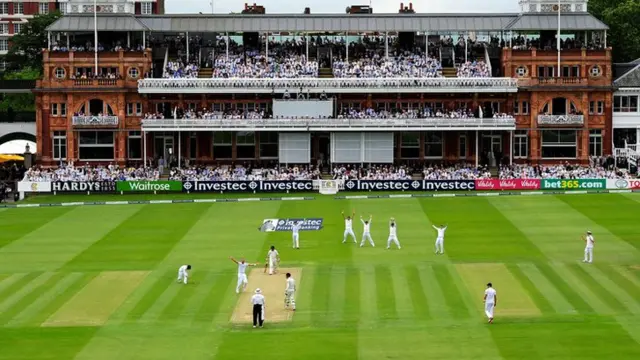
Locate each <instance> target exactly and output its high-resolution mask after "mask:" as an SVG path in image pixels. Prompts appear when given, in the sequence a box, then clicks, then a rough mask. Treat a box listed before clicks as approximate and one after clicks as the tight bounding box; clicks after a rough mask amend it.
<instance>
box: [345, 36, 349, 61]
mask: <svg viewBox="0 0 640 360" xmlns="http://www.w3.org/2000/svg"><path fill="white" fill-rule="evenodd" d="M344 44H345V47H346V48H347V53H346V55H347V56H346V59H345V61H346V62H349V33H348V32H345V33H344Z"/></svg>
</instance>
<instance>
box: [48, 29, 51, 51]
mask: <svg viewBox="0 0 640 360" xmlns="http://www.w3.org/2000/svg"><path fill="white" fill-rule="evenodd" d="M47 49H48V50H49V51H50V50H51V31H47Z"/></svg>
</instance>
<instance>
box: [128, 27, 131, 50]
mask: <svg viewBox="0 0 640 360" xmlns="http://www.w3.org/2000/svg"><path fill="white" fill-rule="evenodd" d="M127 48H131V32H130V31H127Z"/></svg>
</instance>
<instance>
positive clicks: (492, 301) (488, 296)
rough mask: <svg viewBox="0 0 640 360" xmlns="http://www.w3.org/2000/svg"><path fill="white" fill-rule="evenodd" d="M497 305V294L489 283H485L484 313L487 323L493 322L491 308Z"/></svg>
mask: <svg viewBox="0 0 640 360" xmlns="http://www.w3.org/2000/svg"><path fill="white" fill-rule="evenodd" d="M496 305H498V294H496V290H495V289H494V288H493V285H491V283H488V284H487V290H485V291H484V313H485V314H486V315H487V317H488V318H489V324H493V309H495V307H496Z"/></svg>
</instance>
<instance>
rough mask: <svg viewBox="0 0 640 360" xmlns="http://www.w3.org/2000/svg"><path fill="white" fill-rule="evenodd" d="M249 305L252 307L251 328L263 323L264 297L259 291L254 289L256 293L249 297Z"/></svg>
mask: <svg viewBox="0 0 640 360" xmlns="http://www.w3.org/2000/svg"><path fill="white" fill-rule="evenodd" d="M251 305H253V327H254V328H255V327H256V326H258V325H260V327H262V324H263V323H264V295H262V291H260V289H256V293H255V294H254V295H253V296H252V297H251Z"/></svg>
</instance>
